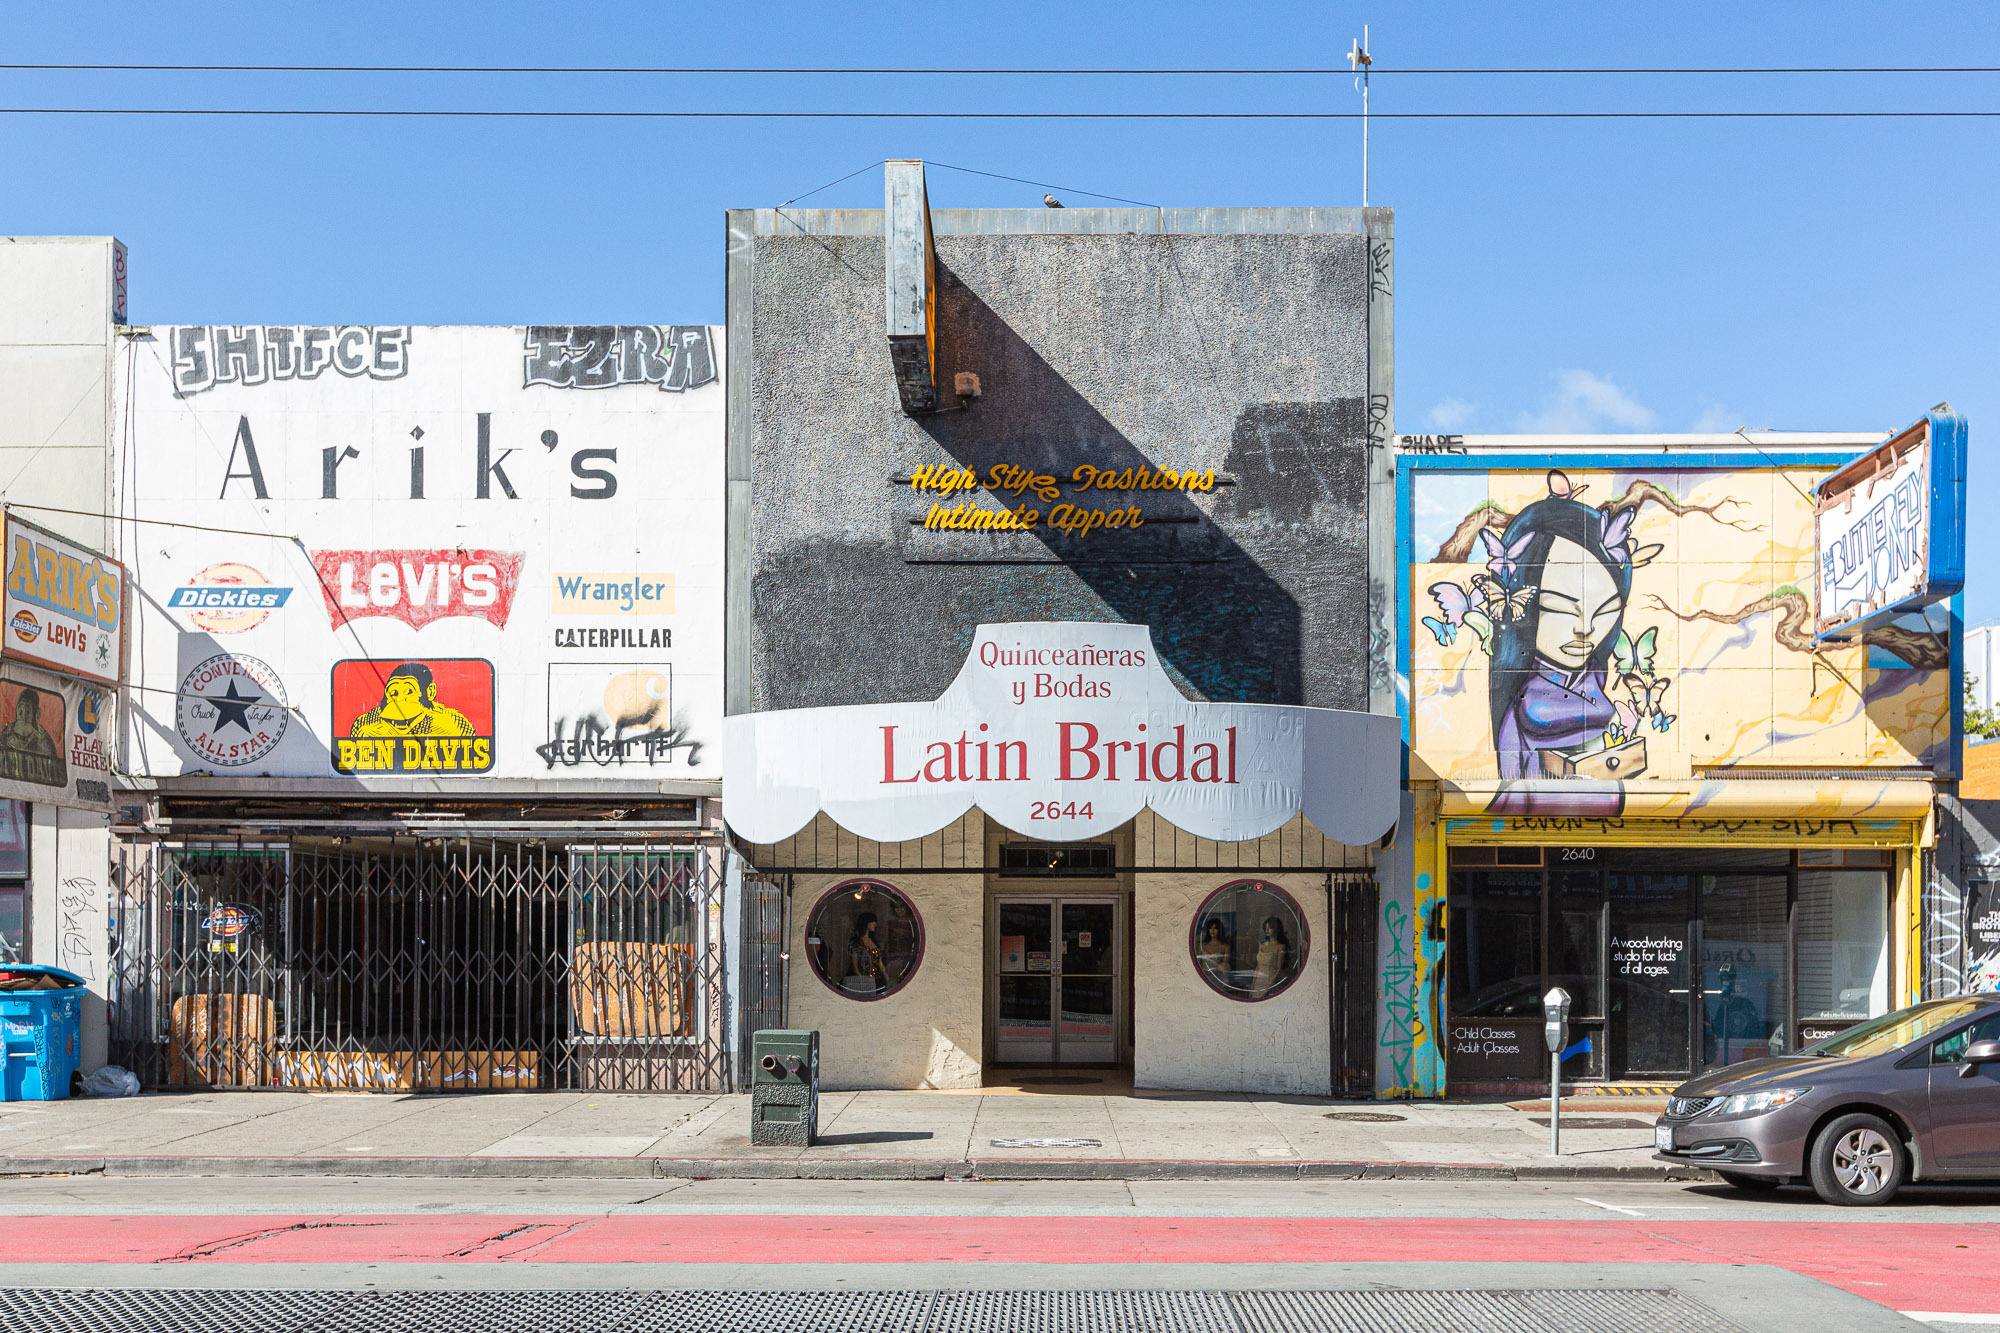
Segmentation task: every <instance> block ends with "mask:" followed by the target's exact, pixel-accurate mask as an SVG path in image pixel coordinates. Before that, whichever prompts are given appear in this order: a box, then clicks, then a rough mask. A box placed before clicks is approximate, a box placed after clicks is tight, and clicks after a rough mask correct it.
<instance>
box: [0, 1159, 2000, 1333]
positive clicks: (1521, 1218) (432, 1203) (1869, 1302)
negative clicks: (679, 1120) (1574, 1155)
mask: <svg viewBox="0 0 2000 1333" xmlns="http://www.w3.org/2000/svg"><path fill="white" fill-rule="evenodd" d="M4 1189H5V1192H6V1201H7V1215H6V1216H5V1217H0V1253H4V1254H8V1255H12V1256H16V1258H17V1261H16V1262H13V1263H7V1264H0V1287H8V1288H16V1289H20V1288H43V1287H79V1288H81V1287H131V1288H189V1287H194V1288H203V1289H221V1288H252V1289H254V1288H288V1289H300V1288H312V1289H323V1288H369V1289H376V1290H381V1289H398V1290H400V1289H405V1288H426V1287H428V1288H437V1289H451V1290H457V1289H476V1290H482V1291H494V1290H520V1291H528V1290H545V1289H551V1288H579V1289H581V1288H593V1289H609V1288H618V1289H635V1288H636V1289H660V1288H716V1289H729V1290H743V1291H748V1290H774V1289H778V1290H789V1289H798V1290H822V1289H828V1288H838V1289H845V1290H856V1291H859V1290H863V1289H866V1290H878V1289H889V1288H895V1289H899V1290H902V1289H938V1288H968V1289H969V1288H978V1287H986V1288H1002V1289H1022V1290H1041V1291H1048V1290H1056V1289H1065V1290H1103V1291H1115V1290H1130V1289H1155V1290H1169V1289H1170V1290H1175V1291H1188V1290H1231V1291H1240V1290H1253V1291H1254V1290H1264V1289H1285V1288H1290V1289H1338V1290H1347V1289H1352V1288H1356V1287H1361V1288H1367V1289H1371V1290H1424V1289H1440V1288H1460V1287H1466V1286H1468V1285H1477V1286H1480V1287H1481V1288H1495V1287H1497V1288H1522V1287H1531V1288H1537V1289H1541V1288H1549V1289H1558V1288H1560V1289H1569V1288H1581V1287H1619V1288H1630V1289H1637V1288H1647V1289H1664V1290H1670V1291H1674V1292H1677V1293H1680V1294H1681V1295H1683V1296H1686V1297H1687V1298H1689V1299H1691V1300H1695V1301H1697V1302H1700V1303H1702V1304H1703V1305H1704V1307H1705V1308H1709V1309H1712V1310H1715V1311H1717V1312H1719V1313H1720V1315H1721V1316H1723V1317H1724V1318H1726V1319H1727V1321H1729V1322H1731V1323H1734V1324H1735V1325H1736V1326H1738V1327H1740V1328H1744V1329H1750V1330H1755V1329H1760V1328H1766V1327H1769V1328H1779V1327H1789V1328H1796V1327H1799V1326H1801V1325H1803V1324H1810V1323H1813V1322H1820V1323H1823V1324H1825V1325H1826V1326H1828V1327H1838V1328H1843V1329H1846V1328H1866V1327H1881V1328H1892V1327H1904V1328H1908V1327H1914V1326H1916V1324H1915V1323H1913V1322H1912V1320H1911V1319H1899V1318H1898V1316H1897V1315H1896V1314H1894V1313H1891V1312H1904V1313H1905V1314H1908V1315H1910V1316H1911V1317H1912V1319H1913V1320H1916V1321H1921V1322H1922V1323H1927V1324H1930V1325H1931V1326H1932V1327H1935V1328H1940V1329H1946V1328H1948V1329H1975V1330H1976V1329H1979V1328H1982V1327H1985V1328H1989V1329H1991V1328H2000V1264H1996V1263H1995V1262H1994V1259H1995V1257H1996V1256H2000V1189H1992V1190H1977V1189H1942V1188H1939V1189H1927V1188H1919V1189H1912V1190H1910V1191H1908V1192H1907V1193H1906V1195H1905V1196H1904V1197H1903V1198H1901V1199H1899V1200H1898V1201H1897V1202H1896V1203H1894V1204H1893V1205H1891V1206H1889V1207H1885V1208H1874V1209H1843V1208H1831V1207H1828V1206H1826V1205H1824V1204H1821V1203H1819V1202H1818V1201H1817V1200H1816V1199H1814V1198H1813V1196H1812V1195H1811V1194H1810V1193H1808V1192H1806V1191H1804V1190H1797V1189H1790V1190H1785V1191H1783V1192H1780V1193H1778V1194H1775V1195H1761V1196H1748V1195H1740V1194H1738V1193H1736V1192H1735V1191H1733V1190H1731V1189H1730V1188H1728V1187H1726V1186H1721V1185H1712V1184H1695V1185H1688V1184H1672V1183H1665V1182H1650V1181H1589V1182H1582V1181H1573V1182H1538V1183H1524V1182H1502V1181H1316V1182H1267V1181H1138V1180H1133V1181H1124V1180H1118V1181H979V1182H969V1181H968V1182H953V1181H895V1182H863V1181H810V1180H783V1181H751V1180H707V1181H683V1180H666V1181H625V1180H591V1179H553V1180H533V1179H524V1180H478V1179H456V1180H445V1179H432V1180H425V1179H411V1178H375V1177H368V1178H342V1177H307V1178H285V1179H267V1178H227V1179H224V1178H198V1177H176V1178H162V1179H141V1178H131V1177H94V1176H63V1177H44V1178H16V1179H11V1180H8V1181H7V1182H6V1183H5V1185H4ZM1721 1326H1722V1325H1721V1324H1718V1327H1721ZM1524 1327H1539V1325H1524Z"/></svg>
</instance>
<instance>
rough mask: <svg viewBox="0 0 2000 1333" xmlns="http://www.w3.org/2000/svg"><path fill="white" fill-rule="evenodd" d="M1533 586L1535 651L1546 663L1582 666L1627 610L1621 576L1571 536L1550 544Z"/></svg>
mask: <svg viewBox="0 0 2000 1333" xmlns="http://www.w3.org/2000/svg"><path fill="white" fill-rule="evenodd" d="M1541 578H1542V581H1541V583H1540V584H1539V585H1538V586H1537V588H1536V590H1535V610H1536V611H1538V612H1540V616H1539V618H1538V620H1537V622H1536V625H1535V652H1536V654H1537V655H1538V656H1540V657H1541V659H1542V660H1543V661H1545V662H1559V663H1563V664H1565V665H1567V666H1569V667H1571V668H1573V669H1580V668H1582V667H1584V666H1585V665H1587V664H1588V663H1589V662H1590V659H1591V658H1593V657H1595V656H1597V653H1598V649H1600V648H1602V647H1603V646H1604V642H1605V640H1607V639H1609V638H1610V637H1611V636H1612V634H1613V633H1615V632H1616V631H1617V629H1618V620H1619V618H1620V617H1621V616H1623V615H1624V614H1625V594H1624V592H1623V591H1621V590H1620V589H1619V587H1618V578H1617V576H1616V575H1615V574H1613V573H1612V572H1611V570H1610V569H1608V568H1606V567H1605V566H1604V565H1603V564H1602V563H1601V562H1599V561H1598V559H1597V558H1596V557H1595V556H1593V555H1591V554H1590V553H1589V552H1587V551H1585V550H1584V549H1583V548H1582V547H1581V546H1578V545H1577V544H1576V543H1575V542H1573V541H1571V540H1569V539H1568V538H1567V537H1558V538H1557V539H1556V541H1555V544H1554V545H1553V546H1551V547H1550V548H1549V558H1548V562H1547V563H1546V564H1545V565H1544V566H1543V568H1542V574H1541Z"/></svg>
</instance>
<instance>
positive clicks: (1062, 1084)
mask: <svg viewBox="0 0 2000 1333" xmlns="http://www.w3.org/2000/svg"><path fill="white" fill-rule="evenodd" d="M1102 1082H1104V1080H1103V1079H1101V1078H1078V1077H1067V1078H1024V1079H1022V1080H1021V1083H1020V1086H1022V1087H1024V1088H1073V1087H1077V1086H1080V1085H1082V1084H1085V1083H1102Z"/></svg>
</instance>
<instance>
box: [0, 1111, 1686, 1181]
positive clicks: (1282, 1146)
mask: <svg viewBox="0 0 2000 1333" xmlns="http://www.w3.org/2000/svg"><path fill="white" fill-rule="evenodd" d="M1579 1100H1580V1101H1581V1103H1582V1104H1581V1105H1579V1104H1577V1103H1572V1102H1570V1101H1568V1100H1567V1099H1566V1100H1565V1104H1564V1116H1565V1129H1564V1132H1563V1152H1564V1155H1563V1156H1562V1157H1561V1158H1551V1157H1550V1156H1548V1128H1547V1119H1546V1115H1545V1114H1536V1111H1540V1110H1543V1109H1544V1108H1535V1110H1517V1109H1514V1108H1512V1107H1509V1106H1504V1105H1466V1104H1454V1103H1442V1104H1440V1103H1429V1102H1419V1103H1403V1102H1386V1103H1385V1102H1335V1101H1326V1100H1323V1099H1319V1098H1306V1097H1298V1098H1284V1097H1257V1096H1248V1095H1237V1094H1229V1093H1205V1092H1179V1093H1176V1092H1150V1093H1136V1094H1126V1095H1116V1096H1105V1095H1078V1094H1075V1093H1064V1094H1054V1095H1036V1094H1032V1093H1022V1092H1018V1091H1006V1092H1001V1091H987V1092H957V1093H950V1092H837V1093H827V1094H824V1095H822V1097H821V1099H820V1141H819V1143H818V1144H816V1145H815V1146H814V1147H811V1148H806V1149H798V1148H755V1147H752V1146H751V1144H750V1138H749V1126H750V1099H749V1098H748V1097H747V1096H742V1095H729V1096H719V1095H713V1094H705V1093H650V1094H648V1093H609V1092H534V1093H459V1094H432V1095H409V1094H402V1095H399V1094H389V1093H305V1092H192V1093H151V1094H147V1095H145V1096H141V1097H134V1098H128V1099H122V1100H110V1101H96V1100H89V1099H81V1100H79V1099H72V1100H70V1101H61V1102H6V1103H0V1174H6V1175H34V1174H49V1173H56V1174H62V1173H77V1172H107V1173H114V1174H132V1175H300V1174H306V1175H319V1174H331V1175H344V1176H347V1175H411V1176H506V1177H528V1176H599V1177H619V1178H631V1177H648V1178H669V1177H671V1178H694V1179H727V1178H754V1179H787V1178H791V1179H827V1178H845V1179H932V1180H936V1179H980V1178H990V1179H1204V1178H1207V1179H1213V1178H1218V1177H1220V1178H1271V1179H1300V1178H1339V1177H1351V1178H1360V1177H1367V1178H1374V1179H1393V1178H1399V1177H1401V1178H1426V1179H1438V1178H1460V1179H1551V1178H1575V1179H1602V1178H1612V1177H1619V1178H1635V1179H1684V1178H1689V1177H1690V1176H1691V1175H1699V1174H1701V1173H1690V1172H1687V1171H1685V1170H1679V1169H1674V1168H1669V1167H1667V1166H1666V1165H1664V1164H1663V1163H1659V1162H1655V1161H1653V1160H1652V1121H1653V1115H1654V1113H1655V1112H1656V1110H1657V1107H1656V1106H1655V1105H1653V1104H1651V1103H1637V1102H1633V1101H1630V1100H1623V1099H1610V1098H1601V1099H1579ZM1572 1120H1574V1121H1576V1122H1578V1123H1576V1124H1574V1125H1571V1124H1570V1122H1571V1121H1572Z"/></svg>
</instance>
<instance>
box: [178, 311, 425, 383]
mask: <svg viewBox="0 0 2000 1333" xmlns="http://www.w3.org/2000/svg"><path fill="white" fill-rule="evenodd" d="M409 344H410V330H409V328H408V326H406V325H397V326H394V327H390V326H382V327H376V326H372V325H348V326H344V327H341V328H333V327H329V326H326V325H311V324H268V325H267V324H189V325H183V326H181V327H179V328H176V329H175V330H174V331H173V336H172V338H171V347H170V350H171V353H172V356H173V383H174V393H175V395H176V396H177V397H181V398H186V397H188V396H189V395H191V394H197V393H200V392H202V391H203V390H206V389H212V388H214V387H215V386H216V385H218V384H264V383H267V382H269V381H272V380H289V379H302V380H310V379H317V378H319V374H320V372H321V371H323V370H325V369H326V368H327V367H328V366H329V365H331V366H332V367H333V368H334V370H335V371H337V372H339V373H340V374H341V375H344V376H346V377H347V378H349V379H357V378H359V377H361V376H364V375H365V376H367V377H368V378H370V379H378V380H394V379H401V378H402V377H403V376H404V375H407V374H408V373H409V369H410V363H409Z"/></svg>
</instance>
